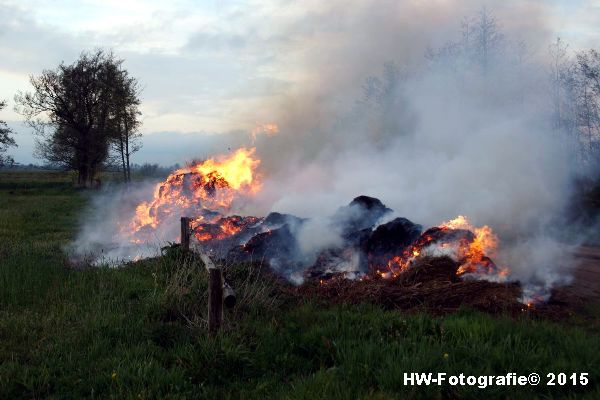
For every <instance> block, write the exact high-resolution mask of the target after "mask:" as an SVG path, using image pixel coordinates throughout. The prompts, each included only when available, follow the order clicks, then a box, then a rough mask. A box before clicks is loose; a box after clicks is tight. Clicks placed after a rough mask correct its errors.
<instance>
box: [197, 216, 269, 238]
mask: <svg viewBox="0 0 600 400" xmlns="http://www.w3.org/2000/svg"><path fill="white" fill-rule="evenodd" d="M261 220H262V219H261V218H257V217H240V216H239V215H232V216H230V217H224V218H221V219H219V220H218V221H215V222H214V223H200V224H196V223H192V232H193V233H194V235H195V236H196V238H197V239H198V240H199V241H201V242H205V241H208V240H223V239H226V238H228V237H230V236H234V235H235V234H237V233H239V232H240V231H241V230H242V229H244V228H246V227H248V226H250V225H254V224H256V223H258V222H260V221H261ZM196 221H197V220H196ZM196 221H194V222H196Z"/></svg>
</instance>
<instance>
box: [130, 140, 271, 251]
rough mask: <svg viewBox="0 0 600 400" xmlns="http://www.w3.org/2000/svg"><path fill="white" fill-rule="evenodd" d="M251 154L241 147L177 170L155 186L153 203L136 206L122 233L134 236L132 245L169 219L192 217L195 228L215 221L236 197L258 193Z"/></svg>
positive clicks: (255, 164)
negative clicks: (227, 154) (229, 153)
mask: <svg viewBox="0 0 600 400" xmlns="http://www.w3.org/2000/svg"><path fill="white" fill-rule="evenodd" d="M254 153H255V149H254V148H251V149H246V148H241V149H238V150H237V151H235V152H234V153H233V154H232V155H230V156H220V157H216V158H209V159H207V160H205V161H202V162H198V163H195V164H193V165H190V166H188V167H185V168H181V169H178V170H176V171H175V172H173V173H172V174H170V175H169V176H168V177H167V179H166V180H165V181H164V182H162V183H159V184H157V185H156V188H155V190H154V195H153V199H152V200H150V201H147V202H142V203H140V204H139V205H138V206H137V207H136V210H135V216H134V217H133V219H132V220H131V221H130V223H129V224H128V225H127V226H126V227H124V230H125V231H127V232H129V233H132V234H133V238H132V241H133V242H140V241H141V239H140V235H141V236H144V233H149V232H153V231H154V230H155V229H156V228H157V227H158V226H159V225H160V224H161V223H162V222H163V221H165V220H166V219H169V217H176V218H177V219H178V218H179V217H180V216H184V215H186V214H187V215H191V216H194V217H195V218H196V219H195V221H194V224H196V225H198V224H200V223H212V222H215V219H218V218H219V217H220V215H219V213H221V212H226V211H228V210H229V209H230V208H231V206H232V203H233V201H234V200H235V199H236V198H237V197H240V196H247V195H253V194H255V193H256V192H258V191H259V190H260V187H261V183H260V179H259V177H258V176H257V174H256V168H257V167H258V165H259V164H260V160H259V159H256V158H255V157H254ZM173 222H174V221H171V223H173Z"/></svg>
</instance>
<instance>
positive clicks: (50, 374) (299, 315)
mask: <svg viewBox="0 0 600 400" xmlns="http://www.w3.org/2000/svg"><path fill="white" fill-rule="evenodd" d="M70 182H71V178H70V177H69V176H68V175H66V174H61V173H18V174H9V173H2V172H0V399H17V398H72V399H75V398H82V397H90V398H118V399H122V398H136V399H151V398H245V399H246V398H248V399H252V398H259V399H265V398H285V399H314V398H329V399H332V398H344V399H356V398H372V399H388V398H482V397H486V398H524V399H530V398H555V397H567V398H576V397H577V398H580V397H581V398H590V399H597V398H600V382H599V380H598V378H599V375H598V374H599V371H600V332H599V331H598V329H597V328H598V326H600V325H599V324H598V316H597V313H596V314H594V313H593V312H592V313H591V314H589V315H586V316H585V319H584V317H583V316H575V317H574V318H573V321H564V322H561V323H552V322H549V321H541V320H532V319H530V318H528V317H527V316H523V317H522V318H521V319H514V318H509V317H507V316H490V315H484V314H480V313H477V312H475V311H471V310H466V309H465V310H461V311H460V312H458V313H455V314H452V315H448V316H442V317H435V316H430V315H427V314H410V315H408V314H403V313H401V312H398V311H386V310H383V309H381V308H379V307H377V306H374V305H369V304H363V305H360V306H339V305H338V306H331V305H327V304H320V303H319V302H317V301H316V300H298V299H293V298H285V297H281V296H280V297H276V296H275V295H274V294H273V292H272V290H270V289H271V287H270V285H271V283H270V282H269V280H268V279H266V278H263V277H261V276H260V275H257V273H256V271H253V270H252V269H246V268H244V267H243V266H237V267H234V268H233V269H232V270H231V274H232V279H233V280H234V283H235V286H236V289H237V290H238V293H239V297H240V301H239V302H238V304H239V305H238V306H236V308H235V309H234V310H233V311H231V312H229V313H228V314H227V326H226V329H225V331H223V332H222V333H221V334H220V335H219V336H218V337H216V338H209V337H208V336H207V334H206V330H205V327H204V321H203V315H204V314H203V313H204V310H205V308H206V277H205V274H204V271H203V268H201V266H199V265H198V264H197V263H196V262H194V260H191V259H189V258H182V257H181V256H180V255H178V254H169V255H167V256H164V257H162V258H158V259H152V260H146V261H143V262H138V263H136V264H135V265H129V266H126V267H123V268H119V269H110V268H84V269H74V268H72V267H70V266H69V263H68V261H67V259H66V256H65V255H64V253H63V250H62V247H63V246H64V245H65V244H67V243H68V242H69V241H70V240H71V239H72V238H73V237H74V235H75V234H76V230H77V223H78V215H79V214H80V212H81V211H82V210H83V208H84V207H85V206H86V204H87V203H88V199H89V197H90V196H91V195H93V193H89V192H85V191H77V190H75V189H73V188H72V186H71V183H70ZM590 309H593V310H595V309H596V308H594V306H593V305H591V306H590ZM593 315H596V316H595V317H593ZM582 321H584V322H583V323H582ZM404 372H436V373H437V372H447V373H449V374H460V373H464V374H470V375H484V374H485V375H499V374H506V373H508V372H516V373H520V374H528V373H530V372H537V373H539V374H540V375H541V376H542V382H543V383H542V384H540V385H539V386H522V387H521V386H519V387H508V388H507V387H495V386H494V387H488V388H486V389H478V388H476V387H471V386H464V387H460V386H457V387H452V386H449V385H442V386H431V387H416V386H405V385H404V383H403V374H404ZM550 372H554V373H559V372H565V373H567V374H569V375H570V374H571V373H573V372H577V373H581V372H588V373H589V374H590V375H589V379H590V380H589V383H588V385H586V386H581V385H578V386H573V385H571V384H567V385H565V386H560V385H558V386H546V385H545V384H544V382H545V380H546V379H545V376H546V374H547V373H550Z"/></svg>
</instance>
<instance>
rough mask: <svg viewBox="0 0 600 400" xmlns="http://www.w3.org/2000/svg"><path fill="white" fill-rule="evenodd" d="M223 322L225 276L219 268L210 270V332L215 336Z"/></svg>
mask: <svg viewBox="0 0 600 400" xmlns="http://www.w3.org/2000/svg"><path fill="white" fill-rule="evenodd" d="M222 321H223V275H222V274H221V270H220V269H218V268H209V269H208V331H209V332H210V334H211V335H214V334H215V333H217V332H218V331H219V329H220V328H221V323H222Z"/></svg>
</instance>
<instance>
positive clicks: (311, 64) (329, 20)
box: [0, 0, 600, 165]
mask: <svg viewBox="0 0 600 400" xmlns="http://www.w3.org/2000/svg"><path fill="white" fill-rule="evenodd" d="M482 6H487V7H489V8H490V9H491V10H492V11H493V12H494V13H495V14H496V15H497V16H498V18H499V19H500V21H501V22H502V23H503V24H504V25H508V26H509V27H510V28H511V29H512V31H515V32H523V35H524V36H527V37H528V38H532V37H533V40H532V41H531V43H529V44H530V46H531V52H532V54H534V55H538V56H539V55H540V54H544V53H545V52H546V51H547V46H548V43H549V42H550V41H551V40H552V38H554V37H556V36H560V37H562V38H563V39H564V40H565V41H566V42H568V43H569V44H570V49H571V50H572V51H575V50H578V49H585V48H598V47H600V46H599V42H598V39H599V37H600V35H599V32H598V29H599V28H598V26H600V1H593V0H575V1H566V0H565V1H557V0H554V1H541V0H522V1H516V0H513V1H506V2H491V1H488V2H486V1H475V0H465V1H458V0H456V1H449V0H431V1H419V0H406V1H387V0H381V1H366V0H365V1H358V0H350V1H341V0H332V1H327V2H323V1H316V0H307V1H302V2H293V1H282V0H272V1H258V0H247V1H234V0H206V1H184V0H174V1H169V2H165V1H152V0H147V1H146V0H145V1H142V0H134V1H125V0H120V1H116V0H79V1H74V0H73V1H69V0H56V1H24V0H21V1H7V0H0V7H1V10H2V12H1V13H0V51H1V54H2V55H3V56H2V57H0V99H4V100H6V101H7V102H8V107H6V109H4V110H2V111H0V119H2V120H5V121H7V122H8V123H9V125H10V126H11V127H12V128H13V129H14V131H15V132H16V136H15V139H16V141H17V144H18V145H19V147H18V148H17V149H11V150H10V151H9V154H11V155H13V157H14V158H15V160H16V161H17V162H20V163H31V162H33V163H36V162H37V163H40V162H41V161H40V160H38V159H35V158H34V157H33V155H32V153H33V142H34V136H33V133H32V130H31V129H30V128H29V127H27V126H26V125H24V124H23V122H22V118H21V116H20V115H18V114H16V113H15V112H14V111H13V106H14V100H13V98H14V95H15V94H16V93H17V92H18V91H28V90H30V85H29V82H28V79H29V78H28V77H29V75H30V74H33V75H37V74H40V73H41V72H42V71H43V70H44V69H53V68H56V66H57V65H58V64H60V63H61V62H63V61H64V62H65V63H72V62H74V61H75V60H76V59H77V57H78V55H79V54H80V53H81V52H82V51H91V50H94V49H97V48H104V49H110V50H113V51H114V52H115V54H116V55H117V56H118V57H120V58H122V59H124V60H125V64H124V65H125V68H127V69H128V70H129V72H130V73H131V75H132V76H134V77H136V78H137V79H138V80H139V81H140V83H141V85H142V87H143V92H142V96H141V100H142V105H141V111H142V114H143V125H142V128H141V131H142V133H143V135H144V137H145V138H144V140H143V143H144V147H143V148H142V150H140V152H139V153H138V154H136V155H135V157H134V162H138V163H144V162H152V163H154V162H157V163H160V164H163V165H172V164H175V163H182V162H184V161H185V159H189V158H193V157H205V156H208V155H210V154H211V153H213V152H223V151H225V150H226V149H227V143H229V142H231V140H229V139H231V138H232V137H236V138H237V139H236V140H234V141H236V142H239V143H242V144H246V143H248V144H251V139H250V137H251V135H250V134H249V133H250V132H251V131H252V130H253V129H255V128H256V127H257V126H261V125H262V124H270V123H275V124H277V125H279V127H280V129H283V130H285V129H286V126H285V124H286V121H285V119H282V117H281V115H282V113H281V109H284V108H285V109H288V110H289V109H294V110H298V113H301V112H302V110H303V107H304V104H303V102H306V101H307V100H306V99H307V97H306V96H305V94H306V93H313V97H312V99H313V100H314V101H315V102H319V104H322V105H323V107H324V108H327V107H333V108H335V107H339V106H341V105H340V104H341V103H346V102H348V101H349V100H348V99H353V96H355V95H356V93H357V91H359V90H360V82H361V80H362V79H364V78H365V77H367V76H369V74H373V73H374V72H377V71H379V70H380V66H381V64H382V63H384V62H385V61H388V60H398V59H400V61H402V62H408V63H410V62H411V60H412V59H416V58H418V57H422V55H423V53H424V51H425V48H426V47H427V46H436V45H439V44H441V43H443V41H444V40H446V39H447V38H448V35H450V34H451V32H454V33H455V32H457V31H458V30H459V28H460V19H461V16H464V15H468V14H472V13H473V12H476V11H477V10H478V9H479V8H480V7H482ZM395 13H397V14H398V15H399V17H398V23H397V24H396V25H392V27H391V28H390V25H388V24H381V26H380V24H378V23H377V22H378V20H379V19H380V18H384V17H385V18H386V19H388V18H389V16H390V15H394V14H395ZM401 14H402V15H403V16H400V15H401ZM540 20H541V22H540ZM422 24H425V25H426V26H430V27H431V28H430V29H426V30H423V31H422V32H425V33H424V34H423V33H420V34H419V35H418V36H419V37H411V35H415V32H417V31H416V30H415V29H411V26H412V27H413V28H414V26H418V25H422ZM534 27H535V29H536V34H535V35H531V34H528V33H527V32H528V30H531V29H534ZM405 28H406V29H405ZM407 43H411V45H410V46H409V45H408V44H407ZM415 43H416V45H412V44H415ZM340 54H343V57H342V56H340ZM365 60H367V61H368V62H366V61H365ZM359 64H360V68H357V65H359ZM350 65H351V68H350V67H349V66H350ZM374 69H376V70H374ZM323 75H325V76H327V80H324V79H323ZM324 82H325V83H324ZM324 85H325V86H327V89H328V90H323V86H324ZM325 93H327V94H325ZM308 98H311V97H308ZM306 118H308V119H310V118H319V115H315V114H314V112H313V113H311V114H310V115H306ZM219 135H220V136H219ZM219 138H223V140H219ZM225 138H227V140H225Z"/></svg>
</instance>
